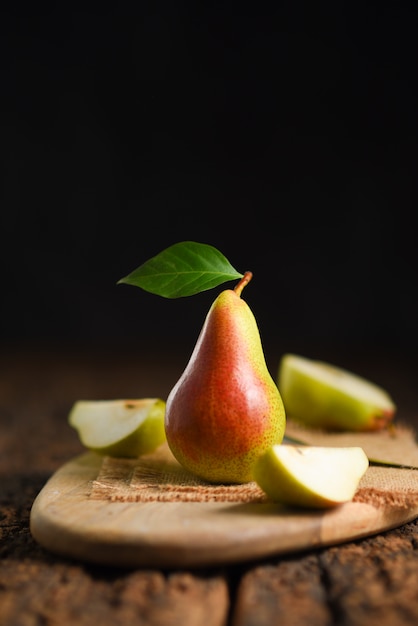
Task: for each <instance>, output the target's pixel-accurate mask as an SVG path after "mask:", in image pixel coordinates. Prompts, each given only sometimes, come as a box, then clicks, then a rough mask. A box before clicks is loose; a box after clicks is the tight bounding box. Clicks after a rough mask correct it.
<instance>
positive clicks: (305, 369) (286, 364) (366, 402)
mask: <svg viewBox="0 0 418 626" xmlns="http://www.w3.org/2000/svg"><path fill="white" fill-rule="evenodd" d="M277 385H278V387H279V389H280V393H281V396H282V398H283V402H284V405H285V408H286V413H287V415H288V416H289V418H293V419H294V420H295V421H298V422H300V423H302V424H304V425H306V426H308V427H316V428H323V429H328V430H340V431H342V430H347V431H357V432H361V431H374V430H380V429H382V428H384V427H386V426H387V425H388V424H390V423H391V422H392V420H393V418H394V415H395V412H396V406H395V404H394V402H393V400H392V398H391V397H390V396H389V394H388V393H387V392H386V391H385V390H384V389H382V388H381V387H379V386H378V385H375V384H374V383H372V382H370V381H368V380H365V379H364V378H361V377H360V376H357V375H356V374H353V373H352V372H348V371H347V370H344V369H342V368H339V367H336V366H335V365H331V364H329V363H326V362H323V361H314V360H312V359H307V358H305V357H302V356H299V355H296V354H285V355H284V356H283V357H282V359H281V361H280V365H279V372H278V378H277Z"/></svg>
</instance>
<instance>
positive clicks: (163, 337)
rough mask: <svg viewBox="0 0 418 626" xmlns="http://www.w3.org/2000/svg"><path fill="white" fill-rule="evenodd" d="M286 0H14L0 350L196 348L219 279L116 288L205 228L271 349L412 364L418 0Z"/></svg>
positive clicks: (1, 42) (7, 78) (6, 38)
mask: <svg viewBox="0 0 418 626" xmlns="http://www.w3.org/2000/svg"><path fill="white" fill-rule="evenodd" d="M275 5H276V6H274V7H272V6H271V5H263V3H261V4H257V5H256V4H253V3H252V4H249V5H247V6H246V7H245V6H242V5H241V4H240V3H221V2H219V3H217V2H211V3H207V4H206V3H203V6H202V5H201V4H199V3H196V2H169V1H166V2H155V1H154V2H136V3H127V2H121V3H108V4H106V3H102V4H101V5H100V7H99V8H94V9H93V8H89V4H88V3H86V4H84V5H81V8H77V7H76V5H74V4H73V3H52V2H51V3H43V4H42V6H41V7H40V6H39V3H27V4H22V3H20V2H16V3H13V4H12V5H11V6H10V7H9V8H7V9H6V8H2V9H1V19H0V33H1V38H0V47H1V53H0V72H1V73H0V76H1V92H2V97H1V100H0V107H1V109H0V113H1V115H0V128H1V143H0V146H1V148H0V149H1V160H2V163H1V179H2V181H1V193H2V203H1V218H0V219H1V232H2V244H1V257H0V258H1V261H2V304H1V318H2V324H1V331H0V332H1V341H2V343H3V345H6V344H10V343H11V344H14V343H16V344H17V343H23V344H25V343H29V342H44V343H52V344H54V345H60V344H61V343H62V344H64V343H72V344H74V342H75V343H80V344H83V343H96V344H97V345H109V346H110V345H111V344H113V345H116V346H118V345H120V346H129V345H130V344H132V345H134V344H135V345H139V346H141V345H142V346H144V345H145V344H147V345H150V346H157V347H158V348H164V349H167V350H171V349H177V347H178V346H181V347H184V350H185V351H186V352H188V351H189V349H191V347H192V346H193V344H194V341H195V339H196V335H197V333H198V331H199V329H200V327H201V324H202V321H203V317H204V315H205V313H206V310H207V308H208V307H209V304H210V302H211V301H212V300H213V299H214V297H215V295H216V293H215V292H208V293H206V294H201V295H199V296H195V297H194V298H193V299H187V300H178V301H167V300H163V299H161V298H158V297H156V296H152V295H150V294H146V293H145V292H142V291H141V290H139V289H136V288H134V287H129V286H125V285H118V286H116V282H117V280H118V279H119V278H121V277H122V276H124V275H125V274H127V273H128V272H130V271H131V270H133V269H134V268H135V267H137V266H138V265H139V264H141V263H142V262H143V261H145V260H146V259H148V258H149V257H150V256H152V255H154V254H156V253H157V252H159V251H160V250H162V249H163V248H165V247H167V246H168V245H170V244H172V243H175V242H177V241H181V240H186V239H190V240H194V241H202V242H205V243H210V244H212V245H214V246H216V247H218V248H219V249H220V250H221V251H222V252H223V253H224V254H225V255H226V256H227V257H228V259H229V260H230V261H231V263H232V264H233V265H234V266H235V267H236V268H237V269H238V270H239V271H244V270H247V269H250V270H252V271H253V273H254V279H253V281H252V283H251V285H249V286H248V287H247V288H246V290H245V292H244V297H245V299H246V300H247V302H248V303H249V304H250V306H251V307H252V309H253V311H254V313H255V314H256V317H257V320H258V322H259V326H260V331H261V334H262V337H263V341H264V343H265V346H266V350H267V352H268V353H269V354H271V355H273V356H274V357H275V356H276V355H278V354H280V353H282V352H283V351H286V350H295V351H296V350H299V351H304V352H305V353H312V354H315V355H316V356H325V355H327V354H328V353H329V350H330V348H332V349H334V350H338V351H339V353H340V354H341V360H343V355H344V354H345V353H346V352H347V353H348V351H353V350H363V351H367V352H368V353H369V354H372V353H373V354H379V355H381V356H382V358H386V357H388V358H389V355H392V354H394V353H395V354H397V355H399V354H402V355H404V356H405V358H407V357H408V358H409V357H412V358H413V357H414V354H415V353H416V349H417V333H416V319H417V304H416V270H417V244H416V230H415V229H416V226H415V221H416V220H415V213H416V200H417V193H416V192H417V179H418V176H417V165H418V158H417V111H418V106H417V104H418V102H417V65H416V60H417V53H418V50H417V41H418V39H417V36H416V33H417V32H418V23H417V22H418V20H417V9H416V7H415V8H414V4H413V3H403V2H397V3H394V2H391V3H389V2H379V3H377V2H376V3H374V2H373V3H372V2H368V1H366V2H362V3H358V5H357V4H354V5H353V4H351V3H343V2H319V3H309V2H306V3H303V2H281V3H275ZM267 6H268V7H269V8H267ZM408 7H412V8H408ZM217 291H218V290H217ZM379 358H380V357H379Z"/></svg>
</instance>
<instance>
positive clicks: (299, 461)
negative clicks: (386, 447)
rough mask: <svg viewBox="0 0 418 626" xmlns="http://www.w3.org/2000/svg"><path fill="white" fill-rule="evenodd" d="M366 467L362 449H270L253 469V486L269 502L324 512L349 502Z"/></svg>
mask: <svg viewBox="0 0 418 626" xmlns="http://www.w3.org/2000/svg"><path fill="white" fill-rule="evenodd" d="M368 467H369V459H368V458H367V456H366V453H365V452H364V450H363V448H360V447H358V446H353V447H341V448H338V447H337V448H333V447H320V446H290V445H284V444H283V445H280V446H277V445H276V446H272V447H271V448H270V449H269V450H267V452H265V453H264V454H263V455H261V456H260V457H259V458H258V459H257V461H256V463H255V466H254V470H253V471H254V478H255V481H256V482H257V484H258V485H259V486H260V487H261V489H263V491H264V492H265V493H266V494H267V495H268V496H269V498H270V499H271V500H274V501H276V502H281V503H283V504H289V505H293V506H300V507H307V508H316V509H326V508H330V507H333V506H337V505H339V504H343V503H344V502H349V501H350V500H352V499H353V497H354V494H355V492H356V490H357V487H358V484H359V482H360V479H361V478H362V476H363V475H364V474H365V472H366V470H367V468H368Z"/></svg>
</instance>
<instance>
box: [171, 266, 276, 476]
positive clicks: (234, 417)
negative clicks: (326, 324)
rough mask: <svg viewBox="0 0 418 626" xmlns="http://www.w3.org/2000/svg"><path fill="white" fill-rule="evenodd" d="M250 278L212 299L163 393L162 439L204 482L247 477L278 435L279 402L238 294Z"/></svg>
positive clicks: (248, 313) (252, 321)
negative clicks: (187, 356) (174, 378)
mask: <svg viewBox="0 0 418 626" xmlns="http://www.w3.org/2000/svg"><path fill="white" fill-rule="evenodd" d="M251 276H252V275H251V273H249V272H247V273H246V274H245V275H244V278H243V279H242V280H241V281H240V283H239V284H238V285H237V287H236V288H235V289H234V290H231V289H227V290H224V291H222V292H221V293H220V294H219V296H218V297H217V298H216V299H215V301H214V302H213V304H212V306H211V308H210V309H209V312H208V314H207V316H206V319H205V322H204V325H203V327H202V330H201V332H200V335H199V337H198V340H197V342H196V345H195V348H194V350H193V352H192V355H191V357H190V360H189V362H188V364H187V366H186V368H185V370H184V372H183V374H182V375H181V377H180V378H179V380H178V381H177V383H176V384H175V385H174V387H173V389H172V390H171V392H170V393H169V396H168V398H167V406H166V414H165V430H166V437H167V443H168V445H169V447H170V449H171V451H172V453H173V455H174V456H175V457H176V459H177V460H178V461H179V463H181V464H182V465H183V466H184V467H185V468H186V469H188V470H189V471H191V472H193V473H194V474H196V475H197V476H199V477H201V478H203V479H204V480H207V481H209V482H217V483H244V482H249V481H251V480H252V466H253V464H254V462H255V460H256V458H257V457H258V456H259V455H260V454H261V453H262V452H264V451H265V450H267V449H268V448H269V447H270V446H271V445H273V444H275V443H281V441H282V439H283V436H284V430H285V412H284V407H283V402H282V399H281V396H280V393H279V390H278V388H277V385H276V383H275V382H274V380H273V379H272V377H271V375H270V373H269V371H268V369H267V365H266V362H265V357H264V352H263V348H262V344H261V339H260V334H259V330H258V327H257V323H256V320H255V317H254V315H253V313H252V311H251V309H250V307H249V306H248V305H247V303H246V302H245V301H244V300H242V299H241V297H240V294H241V291H242V288H243V286H244V285H245V284H247V282H248V280H250V278H251Z"/></svg>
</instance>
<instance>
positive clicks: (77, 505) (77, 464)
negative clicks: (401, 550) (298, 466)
mask: <svg viewBox="0 0 418 626" xmlns="http://www.w3.org/2000/svg"><path fill="white" fill-rule="evenodd" d="M287 433H290V434H291V435H294V436H298V437H299V438H301V437H304V439H305V440H306V439H309V437H310V435H311V434H312V433H310V432H308V431H300V430H299V429H298V428H292V427H291V425H290V424H289V426H288V428H287ZM336 437H337V439H336ZM360 437H361V436H360ZM390 437H391V438H392V439H389V438H390ZM393 437H395V439H393ZM359 441H360V440H359V436H357V435H349V436H348V438H347V435H342V436H341V437H340V438H339V436H338V435H334V436H332V437H331V438H329V437H328V436H327V435H323V434H318V433H313V434H312V441H311V442H310V443H313V444H314V445H315V444H318V445H319V444H321V445H359ZM362 441H363V444H364V446H363V447H364V449H365V451H366V453H367V454H369V457H370V451H371V452H372V453H373V456H375V457H376V456H377V455H376V453H377V454H378V453H379V451H383V453H385V454H386V456H387V450H389V451H390V452H391V453H392V455H393V456H394V458H386V459H385V460H389V461H393V462H401V461H400V460H398V459H400V458H403V460H405V458H406V456H407V457H408V461H407V462H408V463H409V464H411V465H415V466H417V465H418V447H417V446H416V443H415V440H414V437H413V434H412V433H411V432H409V431H408V430H407V429H399V430H398V431H397V434H396V433H395V435H393V434H391V433H388V432H383V433H374V434H373V435H372V436H370V435H367V436H366V439H364V438H363V439H362ZM417 516H418V471H417V470H408V469H394V468H391V467H374V466H370V467H369V468H368V470H367V472H366V474H365V476H364V477H363V479H362V481H361V483H360V485H359V489H358V492H357V494H356V496H355V498H354V500H353V501H352V502H348V503H345V504H343V505H340V506H338V507H335V508H332V509H328V510H318V511H316V510H307V509H297V508H289V507H285V506H283V505H280V504H277V503H274V502H271V501H269V500H268V499H267V498H266V497H265V496H264V494H263V493H262V492H261V490H259V489H258V487H257V486H256V485H255V483H250V484H249V485H244V486H233V485H231V486H228V485H224V486H214V485H209V484H205V483H202V482H201V481H198V480H196V479H195V478H194V477H192V476H191V475H189V476H187V473H186V472H185V471H184V470H182V468H180V466H179V465H178V464H177V463H176V461H175V460H174V459H173V457H172V456H171V455H170V453H169V451H168V448H166V446H162V447H161V448H160V449H159V450H158V451H157V453H156V454H154V455H149V456H147V457H143V458H142V459H135V460H126V459H110V458H108V457H100V456H98V455H96V454H94V453H91V452H86V453H85V454H82V455H80V456H78V457H76V458H74V459H72V460H70V461H69V462H68V463H66V464H65V465H64V466H62V467H61V468H60V469H59V470H58V471H57V472H56V473H55V474H54V475H53V476H52V477H51V478H50V480H49V481H48V482H47V483H46V485H45V486H44V488H43V489H42V491H41V492H40V493H39V494H38V496H37V498H36V499H35V501H34V503H33V507H32V510H31V516H30V527H31V532H32V535H33V537H34V538H35V539H36V540H37V541H38V542H39V543H40V544H41V545H42V546H43V547H45V548H46V549H48V550H49V551H51V552H53V553H56V554H58V555H61V556H65V557H69V558H73V559H77V560H83V561H87V562H93V563H101V564H106V565H115V566H127V567H132V566H134V567H135V566H146V567H149V566H151V567H163V568H170V567H185V566H187V567H204V566H212V565H220V564H228V563H234V562H239V561H245V560H250V559H256V558H262V557H267V556H270V555H274V554H284V553H289V552H296V551H302V550H308V549H311V548H315V547H319V546H326V545H333V544H337V543H341V542H345V541H349V540H354V539H358V538H362V537H365V536H368V535H372V534H375V533H378V532H381V531H384V530H388V529H390V528H394V527H396V526H399V525H401V524H403V523H406V522H408V521H410V520H412V519H414V518H416V517H417Z"/></svg>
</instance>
